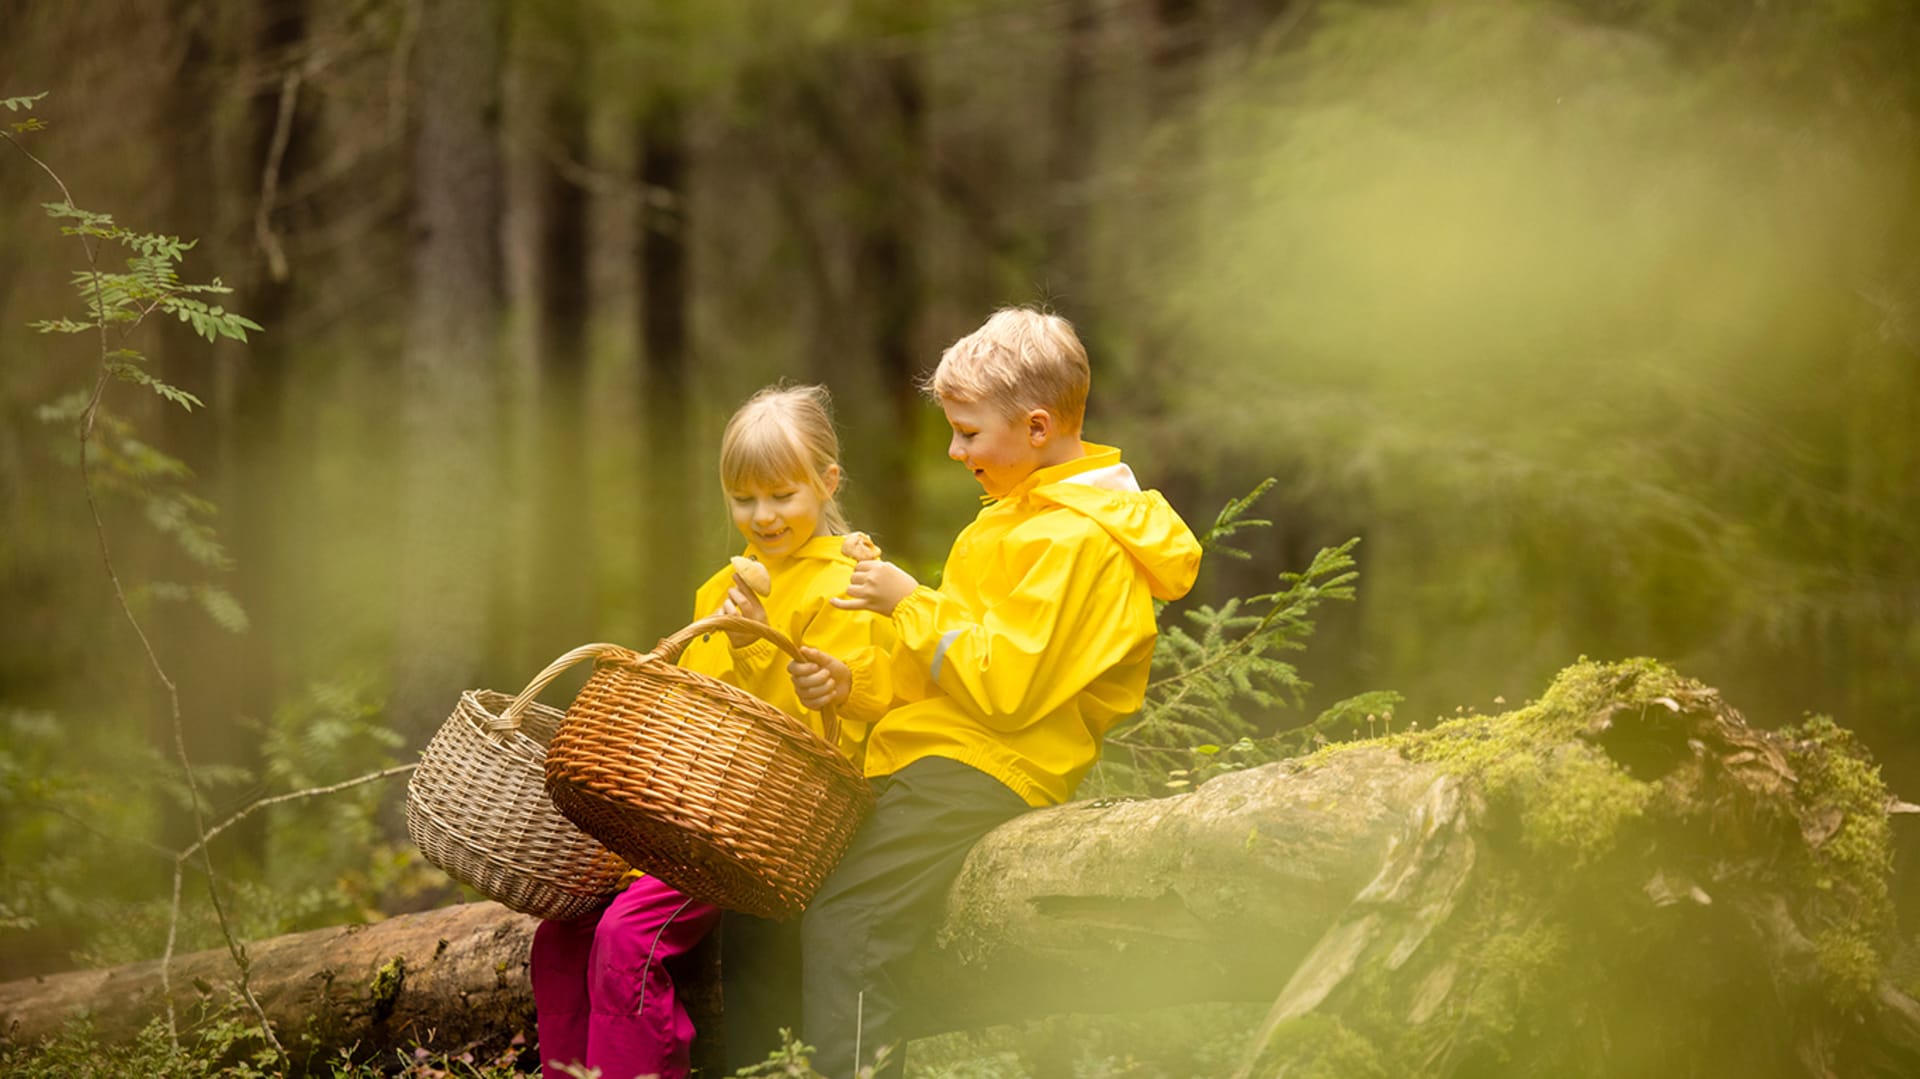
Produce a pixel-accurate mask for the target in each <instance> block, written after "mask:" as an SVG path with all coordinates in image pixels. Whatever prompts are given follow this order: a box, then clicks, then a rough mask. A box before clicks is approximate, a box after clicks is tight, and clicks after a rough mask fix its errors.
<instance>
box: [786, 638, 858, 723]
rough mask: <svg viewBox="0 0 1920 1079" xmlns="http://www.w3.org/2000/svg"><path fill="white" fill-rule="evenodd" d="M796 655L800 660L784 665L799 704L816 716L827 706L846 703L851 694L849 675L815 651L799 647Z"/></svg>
mask: <svg viewBox="0 0 1920 1079" xmlns="http://www.w3.org/2000/svg"><path fill="white" fill-rule="evenodd" d="M800 655H801V656H802V657H803V658H801V659H796V660H794V661H793V662H792V663H789V664H787V673H788V674H789V675H791V676H792V677H793V692H794V694H795V695H797V696H798V697H799V698H800V703H801V704H804V705H806V706H807V707H808V708H811V709H813V710H814V711H816V712H818V711H820V709H822V708H824V707H826V706H827V705H833V706H834V707H836V708H837V707H839V706H840V705H843V704H845V703H847V697H848V696H849V695H850V694H851V693H852V692H853V671H852V670H851V669H849V668H848V667H847V665H846V664H844V663H842V662H840V661H839V660H837V659H835V658H833V657H832V656H830V655H828V654H826V653H825V652H822V651H820V650H819V649H818V648H808V647H806V646H805V645H802V646H801V647H800Z"/></svg>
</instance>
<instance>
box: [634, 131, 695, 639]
mask: <svg viewBox="0 0 1920 1079" xmlns="http://www.w3.org/2000/svg"><path fill="white" fill-rule="evenodd" d="M639 145H640V154H639V158H640V161H639V170H640V183H641V186H642V190H643V192H644V203H643V205H642V207H641V210H640V213H641V218H640V222H641V224H640V250H639V252H638V254H639V262H640V274H639V284H640V290H641V293H640V347H641V353H642V364H643V370H644V372H645V377H644V378H643V380H642V383H641V393H642V394H644V395H645V400H644V401H643V402H642V404H641V416H642V418H643V420H644V422H645V424H646V434H645V467H644V471H643V473H642V475H643V476H644V483H643V484H642V485H641V489H642V490H643V491H644V492H645V503H644V505H643V506H642V507H641V516H642V519H643V520H644V521H645V522H646V523H645V527H644V534H643V536H642V537H641V538H642V541H643V543H644V544H645V546H644V549H643V550H642V551H641V552H640V556H641V559H642V562H641V569H642V573H641V576H640V580H641V581H642V583H643V586H644V587H645V588H646V593H647V594H646V596H645V597H644V601H643V603H642V605H641V611H642V614H643V615H644V616H645V618H646V622H645V625H647V626H649V627H653V626H657V627H660V629H659V636H662V637H664V636H666V635H667V634H669V633H672V632H673V631H674V630H676V629H679V628H680V627H681V626H683V625H685V624H686V622H687V618H688V606H687V598H686V597H687V595H688V589H689V584H690V583H691V582H694V581H696V580H698V578H697V577H696V576H695V573H696V572H697V570H696V568H695V566H694V563H693V558H692V556H691V553H690V552H689V551H688V550H687V545H686V543H685V542H684V536H685V534H686V529H687V523H688V521H689V520H691V519H692V518H691V515H692V514H693V513H694V512H695V510H694V495H693V491H694V488H693V484H692V475H693V468H694V462H695V461H708V460H712V459H713V456H712V451H706V452H695V450H694V447H693V446H691V445H690V436H691V433H692V430H693V426H692V424H691V422H690V413H691V411H692V408H693V394H692V378H691V371H690V359H689V341H688V328H687V326H688V306H689V303H690V300H689V297H688V294H687V284H688V269H687V236H688V223H687V212H688V205H687V172H688V160H687V156H688V144H687V116H686V109H685V106H684V105H683V104H682V103H681V101H680V100H679V99H678V98H676V97H674V96H672V95H671V94H667V93H662V94H660V95H659V96H657V97H655V98H654V99H653V100H652V101H651V102H649V103H648V104H647V106H646V112H645V115H644V116H643V117H642V118H641V123H640V132H639ZM703 474H706V475H711V473H703Z"/></svg>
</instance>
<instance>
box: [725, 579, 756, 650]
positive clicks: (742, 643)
mask: <svg viewBox="0 0 1920 1079" xmlns="http://www.w3.org/2000/svg"><path fill="white" fill-rule="evenodd" d="M720 613H721V614H730V615H735V616H737V617H740V618H750V619H752V620H753V621H755V622H761V623H764V622H766V621H767V609H766V608H765V607H763V606H761V605H760V597H759V596H757V595H755V594H754V591H753V589H752V588H749V587H748V586H747V582H745V581H743V580H741V579H740V575H739V574H737V573H736V574H734V575H733V584H732V586H731V587H729V588H728V589H727V600H726V602H725V603H722V604H721V605H720ZM759 639H760V638H758V637H756V636H754V635H753V634H751V633H735V632H734V631H733V630H728V631H727V640H729V641H732V642H733V646H734V647H735V648H745V647H747V646H748V645H750V644H752V643H753V642H755V641H757V640H759Z"/></svg>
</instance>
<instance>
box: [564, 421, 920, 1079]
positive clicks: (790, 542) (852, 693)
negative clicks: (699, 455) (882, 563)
mask: <svg viewBox="0 0 1920 1079" xmlns="http://www.w3.org/2000/svg"><path fill="white" fill-rule="evenodd" d="M839 456H840V445H839V438H838V436H837V435H836V434H835V432H834V426H833V418H832V411H831V399H830V398H829V396H828V394H827V391H826V390H825V388H823V387H820V386H787V387H780V386H775V387H769V388H767V389H763V390H761V391H760V392H759V393H756V394H754V395H753V397H751V398H750V399H748V401H747V402H746V404H744V405H742V406H740V408H739V410H738V411H736V412H735V413H734V414H733V418H732V419H731V420H729V421H728V423H727V427H726V432H725V434H724V435H722V437H721V441H720V490H721V494H722V495H723V497H724V498H725V499H726V504H727V508H728V513H729V515H730V516H731V518H732V521H733V525H734V527H735V528H736V529H738V530H739V532H740V535H741V538H742V539H743V540H745V548H744V549H743V550H742V552H741V553H740V555H738V556H736V557H737V558H740V559H747V560H750V561H752V562H754V563H757V566H751V567H750V566H737V565H736V562H735V561H734V560H729V562H728V563H727V564H726V565H724V566H722V567H721V568H720V569H719V570H717V571H716V572H715V573H714V574H713V575H712V576H711V577H709V578H708V579H707V581H706V583H704V584H702V585H701V586H700V588H699V589H698V591H697V592H696V593H695V595H694V604H693V615H694V617H695V618H696V619H697V618H704V617H707V616H708V615H713V614H723V613H724V614H731V615H738V616H741V617H744V618H749V619H752V620H754V621H757V622H764V623H766V624H767V625H769V626H771V627H773V628H774V629H776V630H778V631H779V632H780V633H782V634H784V635H785V636H786V637H787V638H788V639H789V640H791V641H793V642H795V643H796V644H799V645H801V647H802V650H803V653H804V654H805V655H806V656H807V661H806V662H804V663H798V664H789V663H788V662H787V657H786V654H785V653H784V652H782V651H780V649H779V648H778V647H777V646H775V645H773V644H771V643H770V642H768V641H766V640H763V639H761V638H759V637H757V636H753V635H751V634H734V633H715V634H709V635H707V636H706V637H703V638H701V639H698V640H695V641H693V642H692V643H690V644H689V645H688V646H687V647H686V649H685V650H684V651H683V652H682V653H681V656H680V663H681V665H682V666H685V667H687V668H689V669H691V670H696V671H699V672H700V673H702V674H706V675H710V676H712V677H714V678H718V679H720V680H721V681H723V682H727V683H729V684H732V685H735V686H738V687H740V688H741V689H744V690H746V691H747V692H749V693H752V694H753V695H754V696H756V697H759V698H760V699H761V700H764V701H766V702H768V703H769V704H772V705H774V706H775V707H777V708H779V709H781V710H782V711H784V712H786V713H788V714H789V715H792V716H794V717H796V718H798V719H800V720H801V721H803V722H805V723H807V724H808V725H809V726H811V727H812V728H813V729H814V730H815V731H816V732H818V733H822V734H824V733H825V730H824V724H823V721H822V719H821V716H820V713H819V711H818V708H819V707H820V706H821V705H824V704H831V705H833V706H834V707H835V709H836V712H837V714H838V717H839V720H840V733H839V739H838V747H839V749H840V751H841V752H843V753H845V754H847V756H848V757H849V758H850V759H852V760H853V761H854V762H855V763H856V764H857V763H858V762H859V761H860V757H861V752H862V748H863V744H864V740H865V736H866V728H867V724H868V723H870V722H871V721H873V720H875V719H877V718H879V716H880V714H881V713H882V712H883V711H884V710H885V708H886V706H887V705H888V703H890V701H891V698H892V690H891V687H890V685H889V684H888V683H887V679H886V674H885V662H884V660H885V654H886V652H887V650H888V649H889V648H891V646H892V643H893V636H892V623H891V622H889V621H888V620H887V619H884V618H880V617H878V616H877V615H874V614H872V613H870V612H865V611H849V610H842V609H840V608H838V607H836V606H835V605H833V604H832V603H831V602H829V601H830V600H831V599H832V598H833V597H835V596H840V595H843V594H844V593H845V592H846V589H847V584H848V582H849V580H850V579H851V577H852V574H853V567H854V561H853V559H852V558H849V557H847V556H846V555H844V554H842V553H841V546H842V543H843V537H842V536H841V535H840V534H841V533H843V532H845V531H846V530H847V525H846V519H845V516H844V515H843V513H842V512H841V509H840V505H839V502H838V500H837V497H836V496H837V495H838V493H839V490H840V484H841V482H842V479H843V473H842V470H841V467H840V462H839ZM762 570H764V571H765V572H764V576H763V575H762V572H761V571H762ZM762 587H764V589H765V591H764V593H763V592H762V591H761V588H762ZM829 657H831V659H832V660H837V661H838V662H832V661H830V660H829ZM720 916H721V912H720V911H719V909H718V908H716V907H713V906H710V905H708V904H705V903H697V902H694V901H693V900H691V899H688V898H687V897H686V896H684V895H682V894H680V893H679V892H677V891H675V890H674V889H672V888H670V887H668V886H667V885H666V884H664V883H663V882H661V881H660V880H659V879H658V878H656V877H652V876H637V878H636V879H635V880H634V881H633V882H632V883H631V884H629V885H628V886H627V888H626V890H625V891H623V892H622V893H621V894H620V895H619V896H618V897H616V898H615V900H614V901H613V904H612V905H611V906H609V907H608V908H607V910H606V911H605V912H604V913H603V914H601V915H600V917H599V919H598V921H597V922H596V921H595V920H594V919H591V918H587V919H582V920H580V921H578V922H570V923H559V922H542V923H541V925H540V927H539V929H538V931H536V932H535V934H534V942H533V964H532V965H533V970H532V974H533V990H534V1005H535V1008H536V1011H537V1013H538V1028H539V1036H540V1056H541V1059H542V1060H543V1061H544V1062H545V1065H544V1069H543V1074H544V1075H545V1076H546V1079H558V1077H559V1076H562V1075H564V1074H566V1073H565V1072H563V1071H561V1070H559V1068H558V1065H561V1064H568V1063H574V1062H578V1063H581V1064H584V1065H585V1066H587V1067H590V1068H599V1069H600V1072H601V1074H602V1075H608V1076H627V1075H652V1074H657V1075H660V1076H662V1077H663V1079H684V1077H685V1076H686V1075H687V1074H688V1072H689V1066H690V1065H689V1057H690V1053H689V1049H690V1046H691V1044H692V1041H693V1035H694V1028H693V1023H692V1021H691V1020H690V1019H689V1018H688V1016H687V1011H686V1007H685V1006H684V1004H682V1002H681V1001H680V1000H679V998H678V996H677V994H676V993H675V992H674V985H673V977H672V975H671V973H670V972H669V971H668V970H667V969H666V967H665V965H664V964H665V963H666V962H668V961H669V960H671V959H672V958H673V957H674V956H678V955H682V954H684V953H686V952H687V951H688V950H689V949H691V948H692V947H693V946H694V945H696V944H698V943H699V942H700V941H701V940H702V939H704V938H705V937H706V935H707V934H708V933H709V932H711V931H712V929H713V927H714V926H715V925H716V924H718V922H719V920H720ZM726 917H727V924H726V930H725V932H724V934H723V935H722V938H721V951H722V959H721V964H722V967H721V969H722V974H723V977H724V992H725V1007H726V1014H727V1023H726V1028H727V1046H726V1048H727V1057H728V1061H729V1063H728V1067H727V1071H728V1072H729V1073H731V1072H732V1071H734V1070H735V1069H737V1068H740V1067H744V1066H745V1065H747V1064H751V1063H757V1062H759V1061H762V1060H765V1059H766V1056H767V1053H768V1052H770V1051H771V1050H773V1049H775V1048H777V1047H778V1039H779V1031H780V1029H781V1028H782V1027H786V1028H789V1029H798V1028H799V1021H800V999H799V997H800V983H799V974H800V941H799V920H798V919H795V920H793V921H792V922H788V923H784V924H782V923H775V922H770V921H766V920H764V919H759V918H754V917H751V916H748V915H743V914H739V913H732V912H730V913H728V914H727V916H726Z"/></svg>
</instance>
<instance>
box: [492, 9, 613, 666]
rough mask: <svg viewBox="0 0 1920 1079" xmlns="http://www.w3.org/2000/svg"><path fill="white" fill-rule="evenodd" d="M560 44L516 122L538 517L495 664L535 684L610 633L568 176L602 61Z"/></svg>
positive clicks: (524, 365) (513, 171)
mask: <svg viewBox="0 0 1920 1079" xmlns="http://www.w3.org/2000/svg"><path fill="white" fill-rule="evenodd" d="M526 14H527V13H525V12H523V13H522V15H523V16H525V15H526ZM528 21H529V22H532V21H533V20H531V19H529V20H528ZM519 32H521V33H524V34H530V35H532V34H535V33H536V32H535V31H532V30H530V29H528V28H527V27H520V28H519ZM549 38H550V40H551V43H550V44H549V45H548V46H547V51H546V52H536V53H535V54H534V55H533V56H531V57H523V58H521V59H520V60H519V61H518V63H517V64H516V65H515V70H514V72H513V78H512V80H511V81H510V84H509V89H510V91H511V92H510V94H509V101H508V107H507V110H506V115H507V117H508V119H507V124H508V127H509V129H510V136H509V139H508V146H509V151H510V152H509V154H508V156H507V159H506V168H505V180H506V196H507V204H508V210H507V214H506V219H507V227H506V229H505V232H506V235H507V244H506V251H505V256H506V267H507V274H506V281H507V286H508V299H509V308H510V310H511V311H512V313H513V323H514V328H515V332H514V333H513V335H512V349H513V353H514V356H513V360H512V363H511V371H512V375H511V377H510V378H509V380H508V385H509V394H508V401H509V415H508V422H507V423H506V425H505V429H506V430H507V431H508V432H510V436H509V437H510V438H511V447H510V453H509V460H508V462H507V466H508V469H509V474H508V478H507V483H506V488H507V489H508V490H510V491H512V492H513V493H514V496H513V497H514V499H515V502H516V504H518V505H522V506H526V507H528V511H527V512H524V513H515V514H512V515H511V517H510V519H509V521H508V522H507V525H508V527H507V529H506V530H505V532H504V536H505V542H506V543H508V544H510V545H511V548H512V550H511V551H510V552H509V553H508V557H507V558H505V559H504V560H503V566H502V579H503V581H504V582H506V583H505V586H504V587H505V590H506V598H505V601H504V602H503V603H502V604H501V608H500V609H501V612H502V615H503V617H502V618H501V619H500V624H499V625H498V626H496V627H494V628H495V632H496V633H497V634H498V635H499V637H500V640H499V642H498V644H497V645H496V647H495V648H494V649H492V652H493V655H494V657H495V658H496V659H497V660H498V661H499V663H500V666H502V667H503V668H504V669H507V670H526V671H529V672H531V671H535V670H539V669H540V667H541V666H543V665H544V664H545V663H546V662H547V660H549V659H551V658H552V657H553V656H555V655H557V654H559V653H560V652H564V651H566V650H567V649H568V648H571V647H573V646H574V645H575V644H578V643H580V642H581V641H582V640H586V639H588V636H589V635H590V634H592V633H593V632H594V630H593V627H594V626H595V625H596V624H597V621H598V619H597V618H596V611H595V597H596V596H597V594H598V585H597V571H596V567H597V565H598V562H599V560H598V557H597V556H596V553H595V550H594V537H595V534H596V527H595V523H594V519H593V508H594V500H593V498H592V495H591V487H590V483H589V481H590V479H591V472H592V462H590V461H589V460H588V457H587V453H588V446H587V431H588V428H589V416H588V411H589V410H588V401H587V376H588V369H589V362H588V361H589V357H588V332H587V329H588V323H589V318H590V304H589V302H588V301H589V286H588V279H587V259H588V237H589V226H588V217H589V213H588V211H589V198H588V192H587V190H586V188H585V187H583V186H582V185H581V183H580V182H579V181H578V180H577V179H576V178H574V177H572V176H570V175H569V174H568V169H569V168H580V167H584V163H586V162H587V161H588V160H589V158H590V156H591V155H590V154H589V152H588V145H587V143H588V140H587V109H586V103H585V101H584V100H583V98H584V96H585V94H586V91H585V90H583V89H582V88H581V84H580V77H579V75H578V71H579V65H580V63H581V57H583V56H586V55H588V54H589V52H590V50H589V49H588V47H587V46H586V44H585V43H584V41H583V40H582V39H581V37H580V35H579V34H578V33H577V32H567V31H565V30H564V29H563V31H562V32H555V33H552V34H550V35H549V36H547V37H537V38H536V40H540V41H543V42H545V41H548V40H549ZM552 53H557V54H558V56H557V57H556V56H554V55H551V54H552Z"/></svg>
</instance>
